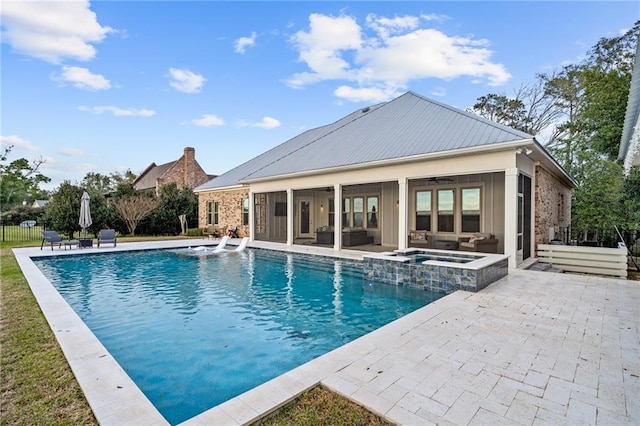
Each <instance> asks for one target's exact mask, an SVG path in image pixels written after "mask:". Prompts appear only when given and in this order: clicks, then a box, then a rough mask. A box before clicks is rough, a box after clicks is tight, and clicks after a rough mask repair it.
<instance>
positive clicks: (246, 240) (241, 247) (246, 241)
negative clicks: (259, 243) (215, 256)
mask: <svg viewBox="0 0 640 426" xmlns="http://www.w3.org/2000/svg"><path fill="white" fill-rule="evenodd" d="M247 244H249V237H244V238H242V241H240V245H239V246H238V247H236V248H235V249H232V250H227V249H224V248H223V249H220V250H218V249H216V250H214V251H215V253H222V252H225V253H239V252H241V251H243V250H244V249H245V248H246V247H247Z"/></svg>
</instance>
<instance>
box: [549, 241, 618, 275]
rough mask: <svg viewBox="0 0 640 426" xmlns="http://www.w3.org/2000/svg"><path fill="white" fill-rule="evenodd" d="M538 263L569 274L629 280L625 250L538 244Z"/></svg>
mask: <svg viewBox="0 0 640 426" xmlns="http://www.w3.org/2000/svg"><path fill="white" fill-rule="evenodd" d="M538 261H540V262H543V263H549V264H551V265H552V266H554V267H556V268H559V269H562V270H564V271H569V272H582V273H585V274H596V275H611V276H615V277H620V278H627V250H626V249H625V248H608V247H585V246H561V245H556V244H538Z"/></svg>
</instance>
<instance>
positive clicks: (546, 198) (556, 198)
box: [534, 166, 571, 247]
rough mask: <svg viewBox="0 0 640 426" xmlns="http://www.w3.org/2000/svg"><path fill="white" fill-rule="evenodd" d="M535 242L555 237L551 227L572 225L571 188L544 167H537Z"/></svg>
mask: <svg viewBox="0 0 640 426" xmlns="http://www.w3.org/2000/svg"><path fill="white" fill-rule="evenodd" d="M534 225H535V243H536V247H537V245H538V244H548V243H549V241H551V240H552V239H553V236H550V235H549V228H550V227H552V226H553V227H554V228H556V232H557V230H558V228H559V227H563V228H568V227H569V226H570V225H571V188H568V187H567V186H565V185H564V184H562V182H560V181H559V180H558V179H556V178H555V177H554V176H553V175H552V174H551V173H549V172H548V171H547V170H545V169H544V168H542V167H540V166H537V167H536V187H535V223H534Z"/></svg>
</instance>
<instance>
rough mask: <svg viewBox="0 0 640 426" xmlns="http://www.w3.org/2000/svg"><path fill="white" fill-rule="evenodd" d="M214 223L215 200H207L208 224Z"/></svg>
mask: <svg viewBox="0 0 640 426" xmlns="http://www.w3.org/2000/svg"><path fill="white" fill-rule="evenodd" d="M212 224H213V201H207V225H212Z"/></svg>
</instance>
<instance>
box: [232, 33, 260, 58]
mask: <svg viewBox="0 0 640 426" xmlns="http://www.w3.org/2000/svg"><path fill="white" fill-rule="evenodd" d="M256 36H257V35H256V33H255V31H254V32H252V33H251V37H240V38H239V39H237V40H236V48H235V51H236V53H244V51H245V50H246V48H247V47H252V46H254V45H255V44H256Z"/></svg>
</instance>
